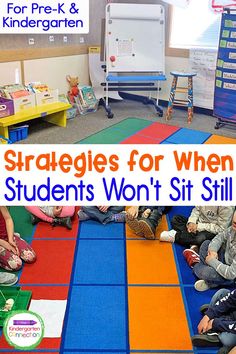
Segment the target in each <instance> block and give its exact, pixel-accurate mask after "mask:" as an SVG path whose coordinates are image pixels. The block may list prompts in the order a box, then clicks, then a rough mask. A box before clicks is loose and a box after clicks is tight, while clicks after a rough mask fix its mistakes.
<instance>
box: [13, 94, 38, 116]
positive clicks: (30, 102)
mask: <svg viewBox="0 0 236 354" xmlns="http://www.w3.org/2000/svg"><path fill="white" fill-rule="evenodd" d="M13 102H14V109H15V113H17V112H20V111H22V110H24V109H27V108H31V107H35V104H36V103H35V94H34V93H32V94H30V95H28V96H23V97H19V98H14V99H13Z"/></svg>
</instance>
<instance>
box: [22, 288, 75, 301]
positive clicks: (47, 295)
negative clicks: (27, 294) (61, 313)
mask: <svg viewBox="0 0 236 354" xmlns="http://www.w3.org/2000/svg"><path fill="white" fill-rule="evenodd" d="M21 290H30V291H32V299H33V300H67V297H68V291H69V287H68V286H22V287H21Z"/></svg>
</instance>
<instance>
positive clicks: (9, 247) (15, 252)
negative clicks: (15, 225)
mask: <svg viewBox="0 0 236 354" xmlns="http://www.w3.org/2000/svg"><path fill="white" fill-rule="evenodd" d="M3 247H4V248H6V250H8V251H10V252H12V253H14V254H16V255H18V254H17V251H18V249H16V248H15V247H14V246H12V245H11V244H10V243H9V242H7V241H5V243H4V245H3ZM18 252H19V251H18Z"/></svg>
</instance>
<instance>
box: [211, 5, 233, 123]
mask: <svg viewBox="0 0 236 354" xmlns="http://www.w3.org/2000/svg"><path fill="white" fill-rule="evenodd" d="M235 102H236V13H235V12H234V13H230V12H229V13H223V14H222V21H221V30H220V42H219V50H218V59H217V68H216V81H215V97H214V115H215V116H216V117H217V118H219V120H220V121H221V122H222V121H223V120H227V121H231V122H233V123H236V105H235ZM219 127H220V123H218V125H216V128H219Z"/></svg>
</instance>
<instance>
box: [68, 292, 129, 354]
mask: <svg viewBox="0 0 236 354" xmlns="http://www.w3.org/2000/svg"><path fill="white" fill-rule="evenodd" d="M125 297H126V293H125V287H120V286H113V287H110V286H76V287H73V288H72V292H71V302H70V304H69V311H68V314H69V316H68V322H67V325H66V330H65V343H64V348H63V349H64V350H67V349H68V350H71V351H72V352H74V351H76V350H89V351H91V352H93V351H96V350H104V351H106V350H107V351H109V350H110V351H112V350H118V351H123V350H126V344H127V328H126V326H127V324H126V321H127V318H126V317H127V315H126V301H125Z"/></svg>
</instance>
